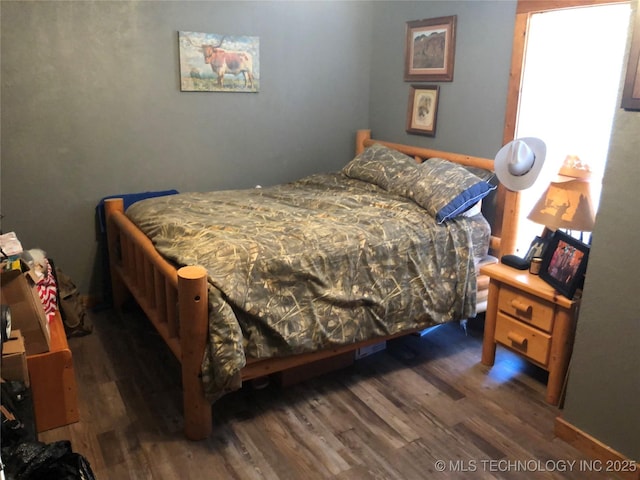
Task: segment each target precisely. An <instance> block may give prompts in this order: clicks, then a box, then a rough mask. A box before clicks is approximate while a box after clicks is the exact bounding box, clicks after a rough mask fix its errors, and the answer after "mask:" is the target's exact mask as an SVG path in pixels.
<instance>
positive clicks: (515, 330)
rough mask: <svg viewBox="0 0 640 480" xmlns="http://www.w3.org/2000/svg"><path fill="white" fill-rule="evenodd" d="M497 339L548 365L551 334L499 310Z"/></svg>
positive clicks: (541, 363)
mask: <svg viewBox="0 0 640 480" xmlns="http://www.w3.org/2000/svg"><path fill="white" fill-rule="evenodd" d="M496 320H497V321H496V334H495V340H496V341H497V342H500V343H501V344H503V345H506V346H507V347H510V348H512V349H513V350H515V351H517V352H519V353H522V354H524V355H526V356H527V357H529V358H530V359H531V360H534V361H536V362H538V363H539V364H540V365H543V366H546V365H547V361H548V358H549V349H550V345H551V336H550V335H547V334H546V333H543V332H541V331H540V330H537V329H535V328H532V327H529V326H528V325H525V324H524V323H522V322H520V321H518V320H516V319H514V318H511V317H509V316H508V315H505V314H504V313H502V312H498V316H497V319H496Z"/></svg>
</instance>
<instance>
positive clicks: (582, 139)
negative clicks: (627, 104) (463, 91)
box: [505, 3, 631, 256]
mask: <svg viewBox="0 0 640 480" xmlns="http://www.w3.org/2000/svg"><path fill="white" fill-rule="evenodd" d="M630 11H631V9H630V6H629V4H627V3H621V4H614V5H600V6H593V7H582V8H569V9H563V10H553V11H547V12H541V13H533V14H531V16H530V18H529V28H528V30H527V45H526V49H525V50H526V57H525V58H524V62H523V67H522V82H521V88H520V94H519V103H518V107H517V122H516V127H515V134H514V136H513V138H518V137H527V136H535V137H539V138H541V139H543V140H544V141H545V143H546V144H547V156H546V161H545V168H544V171H543V173H542V174H541V176H540V177H539V179H538V180H537V182H536V183H535V185H534V186H533V187H531V188H530V189H528V190H525V191H522V192H521V196H520V213H519V218H518V237H517V241H516V253H517V254H519V255H521V256H522V255H524V254H525V253H526V251H527V249H528V247H529V244H530V243H531V240H532V239H533V238H534V237H535V236H536V235H539V234H540V233H541V232H542V229H543V227H542V226H541V225H538V224H536V223H533V222H531V221H529V220H527V218H526V217H527V215H528V214H529V212H530V210H531V208H532V207H533V205H534V204H535V202H536V201H537V200H538V199H539V198H540V196H541V195H542V193H543V192H544V190H545V188H546V187H547V186H548V184H549V180H550V179H551V178H552V177H553V176H554V175H555V174H556V173H557V172H558V170H559V169H560V167H561V166H562V162H563V161H564V159H565V157H566V156H567V155H577V156H578V157H580V159H581V160H582V161H583V162H584V163H586V164H588V165H589V166H590V168H591V170H592V172H593V173H592V179H591V185H592V196H593V200H594V204H595V205H594V206H595V207H596V210H597V205H598V201H599V197H600V184H601V179H602V174H603V172H604V166H605V161H606V157H607V152H608V149H609V137H610V133H611V125H612V121H613V114H614V111H615V109H616V108H617V107H618V104H617V97H618V90H619V86H620V78H621V75H622V70H623V65H622V63H623V59H624V51H625V46H626V36H627V31H628V25H629V15H630ZM505 133H506V131H505Z"/></svg>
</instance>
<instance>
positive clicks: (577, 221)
mask: <svg viewBox="0 0 640 480" xmlns="http://www.w3.org/2000/svg"><path fill="white" fill-rule="evenodd" d="M590 178H591V170H590V169H589V166H588V165H585V164H584V163H582V162H581V161H580V159H579V158H578V157H576V156H574V155H568V156H567V158H565V160H564V163H563V165H562V168H560V171H559V172H558V175H557V176H556V178H554V179H553V180H552V181H551V183H550V184H549V186H548V187H547V189H546V190H545V192H544V193H543V194H542V197H540V200H538V202H537V203H536V204H535V206H534V207H533V209H532V210H531V213H529V215H528V216H527V218H528V219H529V220H531V221H533V222H536V223H539V224H541V225H544V226H545V227H547V228H548V229H549V230H553V231H555V230H557V229H565V230H575V231H580V232H590V231H592V230H593V226H594V224H595V217H596V215H595V209H594V208H593V201H592V200H591V189H590V187H589V179H590Z"/></svg>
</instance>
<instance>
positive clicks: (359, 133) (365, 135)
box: [356, 130, 371, 155]
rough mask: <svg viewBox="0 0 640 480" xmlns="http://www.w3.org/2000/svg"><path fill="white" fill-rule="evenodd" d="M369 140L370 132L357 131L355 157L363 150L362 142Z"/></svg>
mask: <svg viewBox="0 0 640 480" xmlns="http://www.w3.org/2000/svg"><path fill="white" fill-rule="evenodd" d="M370 138H371V130H358V131H357V132H356V155H359V154H361V153H362V151H363V150H364V141H365V140H369V139H370Z"/></svg>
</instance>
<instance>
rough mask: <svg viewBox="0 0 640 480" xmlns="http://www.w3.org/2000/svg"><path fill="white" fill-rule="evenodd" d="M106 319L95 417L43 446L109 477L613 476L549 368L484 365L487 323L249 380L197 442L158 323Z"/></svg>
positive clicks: (88, 407)
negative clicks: (598, 462)
mask: <svg viewBox="0 0 640 480" xmlns="http://www.w3.org/2000/svg"><path fill="white" fill-rule="evenodd" d="M92 319H93V323H94V333H92V334H91V335H88V336H86V337H82V338H72V339H70V341H69V344H70V347H71V349H72V351H73V355H74V364H75V369H76V376H77V379H78V384H79V397H80V400H79V401H80V418H81V420H80V422H79V423H76V424H73V425H69V426H66V427H62V428H58V429H55V430H51V431H48V432H44V433H41V434H40V440H42V441H45V442H51V441H55V440H61V439H69V440H71V442H72V447H73V449H74V451H77V452H79V453H81V454H83V455H84V456H85V457H86V458H87V459H88V460H89V462H90V463H91V466H92V468H93V470H94V473H95V474H96V476H97V478H98V479H101V480H104V479H117V480H123V479H128V478H136V479H185V480H186V479H194V480H202V479H242V480H245V479H296V480H297V479H304V480H309V479H316V478H329V479H336V480H339V479H340V480H341V479H367V478H371V479H401V480H410V479H425V478H443V479H445V478H465V479H467V478H487V479H492V478H508V479H512V478H513V479H520V478H522V479H530V478H571V479H573V478H575V479H604V478H608V477H606V476H605V475H604V474H595V473H588V472H585V471H580V468H579V461H580V460H581V459H582V460H586V457H585V456H584V455H582V454H581V453H579V452H578V451H577V450H575V449H574V448H572V447H571V446H569V445H568V444H566V443H564V442H563V441H561V440H559V439H557V438H554V435H553V423H554V419H555V417H556V416H557V415H558V414H559V412H560V410H558V409H557V408H555V407H552V406H550V405H548V404H546V403H545V402H544V391H545V384H544V381H545V373H544V372H543V371H541V370H539V369H537V368H535V367H532V366H530V365H528V364H527V363H526V362H524V361H522V360H520V359H519V358H518V357H517V356H515V355H513V354H511V353H509V352H506V351H505V350H504V349H501V348H499V349H498V355H497V359H496V366H494V367H493V368H492V369H488V368H487V367H484V366H482V365H481V364H480V362H479V360H480V354H481V343H482V338H481V336H482V332H481V331H480V329H479V327H478V325H475V328H474V322H472V324H471V325H470V328H469V333H468V335H465V333H464V332H463V331H462V329H461V328H460V327H459V325H458V324H449V325H445V326H441V327H439V328H437V329H435V330H433V331H431V332H430V333H429V334H427V335H425V336H423V337H417V336H411V337H406V338H403V339H398V340H395V341H393V342H390V343H389V345H388V348H387V349H386V350H385V351H383V352H380V353H377V354H375V355H372V356H370V357H367V358H364V359H361V360H358V361H357V362H356V363H355V364H354V365H353V366H350V367H347V368H345V369H343V370H340V371H338V372H333V373H330V374H326V375H324V376H321V377H317V378H314V379H312V380H307V381H305V382H302V383H300V384H297V385H294V386H290V387H287V388H282V387H279V386H278V385H277V384H275V382H271V384H270V385H269V386H268V387H267V388H264V389H261V390H257V389H254V388H252V386H251V385H246V386H245V387H244V388H243V389H242V390H240V391H238V392H235V393H233V394H230V395H228V396H226V397H224V398H223V399H222V400H220V401H219V402H217V403H216V404H215V405H214V434H213V436H212V437H211V438H210V439H208V440H207V441H203V442H190V441H187V440H185V439H184V438H183V436H182V414H181V401H182V400H181V391H180V383H179V382H180V374H179V365H178V363H177V361H176V360H175V358H173V356H172V354H171V353H170V352H169V350H168V349H167V348H166V347H165V346H164V344H163V343H162V341H161V339H160V338H159V337H158V336H157V335H156V334H155V333H154V331H153V329H152V327H151V326H150V325H149V324H148V322H147V321H146V320H145V319H144V318H143V317H141V316H140V314H139V313H138V312H137V311H135V310H130V311H129V312H127V313H125V314H124V315H121V316H120V315H116V314H115V313H114V312H112V311H110V310H105V311H102V312H99V313H92ZM476 323H477V322H476ZM439 461H441V462H443V463H439ZM572 461H577V463H576V464H574V465H573V470H574V471H573V472H560V471H554V470H559V469H564V470H569V469H570V468H569V463H570V462H572ZM442 469H444V471H442V472H441V471H439V470H442ZM456 470H457V471H456ZM582 470H584V469H582Z"/></svg>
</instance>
